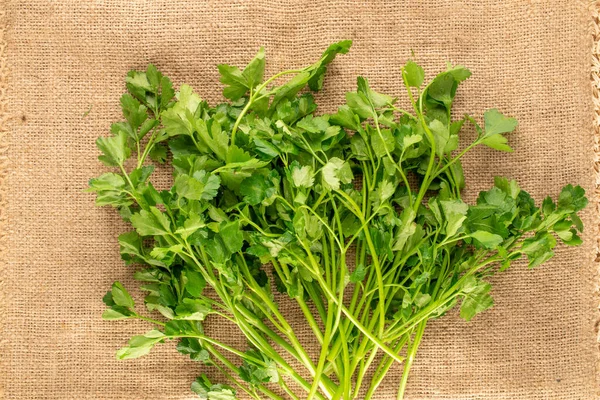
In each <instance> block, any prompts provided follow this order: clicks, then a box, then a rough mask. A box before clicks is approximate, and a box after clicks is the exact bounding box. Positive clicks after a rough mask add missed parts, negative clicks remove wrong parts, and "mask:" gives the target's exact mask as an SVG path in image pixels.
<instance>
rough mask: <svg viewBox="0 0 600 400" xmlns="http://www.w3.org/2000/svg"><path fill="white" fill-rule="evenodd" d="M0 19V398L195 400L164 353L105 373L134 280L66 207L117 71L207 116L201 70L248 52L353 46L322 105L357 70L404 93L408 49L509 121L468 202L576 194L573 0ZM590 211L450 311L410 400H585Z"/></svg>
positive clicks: (424, 356) (52, 13)
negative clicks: (196, 97) (195, 101)
mask: <svg viewBox="0 0 600 400" xmlns="http://www.w3.org/2000/svg"><path fill="white" fill-rule="evenodd" d="M0 8H1V9H2V12H1V13H0V18H1V20H2V30H1V32H0V34H1V35H2V36H1V38H2V40H1V41H2V42H3V44H2V45H0V58H1V59H2V62H1V63H0V76H1V77H2V80H1V82H0V115H1V116H2V119H1V120H0V122H1V124H2V125H1V127H2V131H3V132H4V135H3V136H2V139H1V140H2V146H0V152H1V157H0V160H1V162H0V170H1V171H2V173H1V174H0V176H1V181H0V183H1V184H0V187H1V189H2V196H1V199H0V220H1V227H2V241H1V249H2V252H1V254H2V256H1V257H2V265H1V267H0V282H1V283H0V284H1V287H0V324H1V328H0V329H1V332H0V340H1V342H0V343H1V344H0V346H1V347H0V349H1V350H0V357H1V358H0V362H1V366H0V382H1V384H2V386H1V389H0V398H2V397H3V398H4V399H7V400H8V399H11V400H12V399H15V400H24V399H178V400H179V399H188V398H190V399H191V398H193V396H192V394H191V392H190V391H189V384H190V382H191V380H192V379H193V378H194V377H195V376H196V375H198V374H199V373H200V372H201V371H202V367H199V366H198V365H197V364H195V363H192V362H190V361H189V360H186V359H185V358H184V357H183V356H181V355H179V354H177V353H176V351H175V350H174V348H173V346H171V345H164V346H162V347H159V348H157V349H156V351H154V352H153V353H152V354H151V355H150V356H147V357H145V358H143V359H140V360H135V361H127V362H118V361H116V360H115V359H114V355H113V354H114V351H115V350H116V349H117V348H118V347H119V346H121V345H122V344H124V343H125V342H126V340H127V339H128V338H129V336H130V335H132V334H134V333H137V332H142V331H145V330H146V327H145V326H144V325H143V324H135V323H129V322H122V323H109V322H103V321H102V320H101V319H100V314H101V312H102V310H103V304H102V302H101V297H102V295H103V294H104V293H105V291H106V290H107V289H108V288H109V285H110V283H111V282H112V281H113V280H116V279H118V280H120V281H123V282H126V283H130V282H131V270H130V269H128V268H126V267H125V266H124V265H123V264H122V262H121V261H120V258H119V254H118V245H117V242H116V237H117V235H118V234H119V233H120V232H122V231H123V230H124V229H126V227H125V225H124V224H123V223H122V222H121V221H120V218H119V217H118V216H117V215H116V213H115V212H114V211H113V210H110V209H99V208H96V207H94V205H93V196H92V195H90V194H84V193H82V189H84V188H85V187H86V183H87V180H88V179H89V178H90V177H92V176H96V175H98V174H100V173H101V172H102V171H104V170H105V169H104V167H102V166H101V165H100V163H99V162H97V160H96V156H97V151H96V148H95V146H94V140H95V138H96V137H97V136H99V135H102V134H105V133H107V132H108V128H109V125H110V122H111V121H116V120H118V119H120V118H121V117H120V109H119V105H118V100H119V97H120V95H121V93H122V92H123V90H124V76H125V74H126V72H127V71H128V70H129V69H132V68H143V67H145V66H146V64H147V63H148V62H152V63H155V64H156V65H157V66H158V67H159V68H161V69H162V70H163V72H164V73H166V74H168V75H169V76H170V77H171V78H172V79H173V81H174V82H175V84H176V85H177V86H178V85H180V84H181V83H184V82H185V83H189V84H191V85H192V86H193V87H194V88H195V89H196V90H197V91H198V92H199V93H200V94H201V95H202V96H203V97H205V98H207V99H209V100H210V101H213V102H214V101H216V100H217V99H219V97H220V96H219V93H220V85H219V83H218V74H217V71H216V68H215V64H217V63H220V62H227V63H230V64H243V63H244V62H245V61H247V60H248V59H249V58H250V57H251V56H252V55H253V53H254V52H255V51H256V50H257V48H258V47H259V46H260V45H264V46H265V47H266V50H267V57H268V63H267V64H268V69H269V71H271V72H274V71H278V70H280V69H282V68H286V67H293V66H300V65H303V64H304V63H307V62H310V61H311V60H314V59H315V58H316V57H318V55H319V54H320V52H321V51H322V49H323V48H325V47H326V46H327V45H328V44H329V43H331V42H333V41H336V40H340V39H353V40H354V46H353V48H352V50H351V52H350V54H348V55H347V56H341V57H340V58H338V59H337V60H336V61H335V63H334V65H333V67H332V68H331V71H330V73H329V76H328V78H327V79H326V85H325V94H324V95H320V96H319V101H320V104H321V110H322V111H332V110H334V109H335V106H336V105H338V104H340V103H341V102H342V101H343V98H344V92H346V91H349V90H353V89H354V87H355V86H354V85H355V77H356V75H358V74H363V75H365V76H367V77H368V78H370V80H371V84H372V86H373V87H374V88H376V89H377V90H380V91H384V92H386V93H390V94H394V95H403V92H402V85H401V81H400V79H399V67H400V66H401V65H402V64H403V63H404V62H405V61H406V59H407V58H408V57H409V56H410V50H411V49H412V50H414V51H415V53H416V58H417V60H418V61H419V62H421V63H422V64H423V65H424V66H425V67H426V70H427V71H428V73H429V76H432V74H433V73H434V72H435V71H438V70H439V69H441V68H443V67H444V63H445V61H447V60H450V61H452V62H454V63H461V64H464V65H466V66H468V67H469V68H471V69H472V71H473V77H472V78H471V79H470V80H468V81H467V83H465V84H464V85H463V86H462V87H461V89H460V93H459V96H458V99H459V100H458V105H457V113H462V112H467V111H468V112H470V113H473V114H476V115H480V114H481V113H482V112H483V110H485V109H486V108H490V107H498V108H500V109H501V110H503V111H505V112H506V113H508V114H510V115H514V116H516V117H517V118H518V119H519V122H520V126H519V129H518V132H517V133H516V134H514V135H513V137H512V138H511V144H512V145H513V146H514V147H515V148H516V149H517V151H516V152H515V153H514V154H510V155H507V154H500V153H497V152H493V151H491V150H486V149H480V150H479V151H477V152H476V153H474V154H472V155H470V156H468V158H467V159H466V161H465V171H467V179H468V186H469V190H468V192H467V197H468V198H470V199H473V197H474V196H475V195H476V193H477V192H478V191H479V190H481V189H484V188H487V187H489V186H490V185H491V184H492V177H493V175H495V174H502V175H507V176H511V177H516V178H518V179H519V181H520V182H521V185H522V187H524V188H525V189H527V190H528V191H530V192H531V193H532V194H533V195H534V196H535V197H536V198H538V199H540V200H541V198H542V197H543V196H545V195H546V194H552V195H556V194H557V193H558V191H559V189H560V187H561V186H562V185H563V184H565V183H568V182H574V183H580V184H582V185H583V186H585V187H586V188H587V189H588V190H589V193H590V195H592V193H593V187H594V174H593V168H592V167H593V146H594V141H593V139H592V117H593V110H592V101H591V99H592V96H591V90H590V63H591V60H590V49H591V48H592V35H591V33H590V24H591V21H592V12H591V11H590V9H589V3H588V2H586V1H582V0H577V1H576V0H569V1H565V0H552V1H536V0H506V1H497V0H464V1H444V0H431V1H425V0H402V1H395V2H393V1H390V2H385V1H372V2H369V3H368V4H367V3H366V2H350V1H343V0H335V1H331V2H325V1H321V2H317V1H307V0H300V1H298V0H296V1H292V0H279V1H266V0H256V1H252V2H216V1H215V2H204V1H202V2H201V1H184V0H135V1H116V0H109V1H100V0H96V1H90V0H58V1H50V0H31V1H27V2H22V1H16V0H1V1H0ZM596 78H597V76H596ZM6 107H8V111H7V109H6ZM90 107H91V109H90ZM88 110H90V112H89V115H87V116H86V117H83V114H84V113H85V112H86V111H88ZM8 117H11V119H10V121H9V122H8V123H7V118H8ZM599 120H600V119H599ZM467 136H468V134H467ZM595 215H596V212H595V207H594V206H590V207H589V208H588V210H587V214H586V216H585V222H586V223H587V231H586V234H585V238H584V239H585V244H584V246H583V247H581V248H575V249H573V248H569V249H567V248H561V249H559V251H558V256H557V257H556V258H555V259H554V260H553V261H552V262H550V263H548V264H547V265H545V266H543V267H540V268H539V269H536V270H533V271H530V270H527V269H525V268H524V267H523V266H522V265H521V266H516V267H515V268H513V269H512V270H510V271H509V272H507V273H505V274H503V275H502V276H498V277H496V278H495V279H494V283H495V286H494V295H495V299H496V306H495V307H494V309H493V310H491V311H489V312H487V313H485V314H484V315H481V316H479V317H477V318H476V319H475V320H474V321H472V322H471V323H465V322H463V321H461V320H459V319H458V317H457V315H456V314H455V313H454V314H452V315H450V316H448V317H445V318H444V319H442V320H439V321H435V322H434V323H431V324H430V326H429V328H428V329H429V330H428V331H427V334H426V338H425V340H424V344H423V345H422V348H421V350H420V352H419V355H418V361H417V362H416V364H415V366H414V372H413V375H412V377H411V381H410V388H409V393H408V396H407V398H409V399H411V400H416V399H452V400H458V399H557V400H559V399H560V400H569V399H572V400H575V399H577V400H579V399H583V400H588V399H595V398H597V395H598V390H597V388H598V387H597V381H596V374H597V371H596V362H597V350H598V348H597V343H596V341H595V330H594V322H595V321H596V317H597V304H598V299H597V298H596V296H595V288H596V280H595V278H596V274H595V270H596V268H597V265H596V263H595V262H594V255H595V249H596V245H595V239H594V237H595V234H596V231H597V226H596V217H595ZM130 287H131V285H130ZM232 332H234V331H232ZM233 334H235V333H231V335H233ZM395 390H396V385H395V384H394V385H393V386H390V387H389V389H387V390H385V391H383V392H381V393H380V395H379V397H378V399H392V398H394V397H393V396H394V393H395Z"/></svg>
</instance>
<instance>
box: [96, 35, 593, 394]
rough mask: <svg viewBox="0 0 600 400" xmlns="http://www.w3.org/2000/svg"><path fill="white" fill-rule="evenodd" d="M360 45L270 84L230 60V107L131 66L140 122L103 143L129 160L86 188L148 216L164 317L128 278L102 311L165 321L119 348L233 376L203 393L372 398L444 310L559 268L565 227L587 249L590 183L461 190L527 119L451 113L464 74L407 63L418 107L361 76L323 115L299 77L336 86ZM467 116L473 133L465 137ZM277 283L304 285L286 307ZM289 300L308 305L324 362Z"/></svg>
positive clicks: (127, 242)
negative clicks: (224, 328)
mask: <svg viewBox="0 0 600 400" xmlns="http://www.w3.org/2000/svg"><path fill="white" fill-rule="evenodd" d="M350 44H351V43H350V42H349V41H343V42H339V43H335V44H333V45H331V46H330V47H329V48H328V49H327V50H326V51H325V52H324V53H323V55H322V56H321V58H320V59H319V60H318V61H317V62H315V63H314V64H312V65H310V66H308V67H305V68H300V69H294V70H289V71H283V72H280V73H278V74H275V75H273V76H271V77H269V78H267V79H265V77H264V75H265V74H264V68H265V52H264V50H263V49H261V50H260V51H259V52H258V54H257V55H256V57H255V58H254V59H253V60H252V61H250V63H249V64H248V65H247V66H246V67H245V68H243V69H240V68H237V67H233V66H229V65H220V66H219V72H220V74H221V82H222V83H223V84H225V89H224V91H223V95H224V96H225V97H226V98H227V99H228V100H229V102H226V103H222V104H219V105H217V106H214V107H211V106H210V105H209V104H208V103H207V102H205V101H203V100H202V99H201V98H200V97H199V96H198V95H197V94H196V93H194V91H193V90H192V88H191V87H190V86H187V85H182V86H181V87H180V88H179V91H177V92H174V90H173V88H172V84H171V81H170V80H169V79H168V78H167V77H165V76H163V75H162V74H161V73H160V72H159V71H157V70H156V68H155V67H154V66H152V65H150V66H149V67H148V69H147V70H146V71H145V72H138V71H132V72H130V73H129V74H128V76H127V89H128V91H129V93H127V94H125V95H123V97H122V98H121V105H122V109H123V115H124V119H125V121H123V122H118V123H115V124H113V125H112V127H111V132H112V135H111V136H109V137H102V138H99V139H98V141H97V145H98V147H99V149H100V150H101V152H102V155H101V156H100V160H101V161H102V162H103V163H105V164H106V165H107V166H110V167H114V172H108V173H105V174H104V175H102V176H100V177H98V178H95V179H92V180H91V181H90V189H89V190H90V191H92V192H96V194H97V200H96V203H97V204H98V205H99V206H104V205H111V206H113V207H115V208H117V209H118V210H119V212H120V215H121V216H122V217H123V219H124V220H126V221H128V222H129V223H131V225H132V227H133V228H134V230H132V231H130V232H127V233H124V234H122V235H121V236H119V245H120V251H121V255H122V257H123V259H124V260H125V262H126V263H127V264H135V265H137V266H142V269H139V270H138V271H137V272H136V273H135V278H136V279H138V280H139V281H141V282H142V285H141V286H140V288H141V289H142V290H143V291H145V292H146V293H147V295H146V297H145V305H146V308H147V310H148V311H149V312H151V313H152V314H154V316H152V317H148V316H144V315H142V314H141V313H140V312H139V311H138V309H139V307H138V308H136V305H135V303H134V301H133V298H132V297H131V295H130V294H129V293H128V292H127V290H126V289H125V288H124V287H123V285H121V284H120V283H118V282H116V283H115V284H113V287H112V289H111V291H109V292H108V293H107V295H106V296H105V297H104V302H105V303H106V305H107V306H108V309H107V310H106V311H105V312H104V314H103V317H104V318H105V319H142V320H145V321H148V322H149V323H151V324H153V325H154V329H153V330H150V331H149V332H147V333H145V334H143V335H140V336H134V337H133V338H132V339H131V340H130V341H129V344H128V345H127V346H126V347H124V348H122V349H121V350H119V351H118V352H117V356H118V357H119V358H122V359H125V358H134V357H139V356H142V355H145V354H147V353H148V352H149V351H150V350H151V348H152V347H153V346H155V345H156V344H158V343H162V342H164V341H166V340H176V341H177V342H178V345H177V349H178V350H179V351H180V352H181V353H183V354H186V355H188V356H189V357H190V358H191V359H193V360H197V361H199V362H201V363H202V364H205V365H207V366H209V367H211V368H214V369H215V370H218V371H220V372H221V373H222V376H225V377H226V378H227V379H228V385H224V384H213V383H212V382H211V381H210V380H209V379H208V378H207V377H206V376H204V375H203V376H202V377H200V378H198V380H196V381H195V382H194V383H193V385H192V390H193V391H194V392H195V393H197V394H198V395H199V396H200V398H202V399H234V398H236V396H237V394H240V393H245V394H246V395H247V396H250V397H251V398H254V399H265V398H268V399H283V398H286V399H287V398H291V399H320V400H324V399H354V398H365V399H369V398H371V397H372V396H373V395H374V393H375V392H376V390H377V388H378V386H379V385H380V384H381V382H382V380H383V378H384V377H385V375H386V373H387V372H388V370H389V369H390V368H391V367H392V365H393V364H394V363H401V364H402V365H403V368H404V372H403V375H402V378H401V380H400V382H399V383H398V384H399V389H398V399H402V398H403V394H404V391H405V388H406V384H407V381H408V376H409V371H410V368H411V365H412V362H413V360H414V357H415V354H416V352H417V349H418V346H419V343H420V341H421V339H422V337H423V333H424V331H425V328H426V324H427V322H428V321H429V320H430V319H432V318H438V317H440V316H442V315H444V313H446V312H447V311H448V310H449V309H451V308H453V307H455V306H460V315H461V316H462V317H463V318H464V319H466V320H470V319H471V318H473V317H474V316H476V315H477V314H478V313H480V312H482V311H485V310H486V309H488V308H490V307H491V306H492V305H493V298H492V296H491V291H492V288H491V285H490V283H489V282H488V278H489V277H490V276H491V275H493V274H495V273H496V272H498V271H503V270H505V269H507V268H508V267H509V266H510V265H511V263H512V262H514V261H516V260H518V259H520V258H522V257H526V258H527V260H528V262H529V266H530V267H536V266H538V265H540V264H542V263H544V262H545V261H547V260H548V259H550V258H551V257H552V256H553V255H554V249H555V247H556V245H557V239H558V240H560V241H561V242H563V243H564V244H566V245H569V246H576V245H579V244H580V243H581V239H580V238H579V236H578V233H579V232H581V231H582V229H583V226H582V223H581V220H580V219H579V217H578V216H577V213H578V212H579V211H580V210H582V209H583V208H584V207H585V206H586V204H587V200H586V198H585V196H584V191H583V189H582V188H580V187H579V186H577V187H574V186H572V185H567V186H565V187H564V189H563V190H562V191H561V192H560V194H559V196H558V200H557V201H553V200H552V199H551V198H547V199H545V200H544V201H543V203H542V204H541V207H538V206H536V204H535V203H534V200H533V199H532V198H531V197H530V196H529V194H527V192H525V191H524V190H522V189H521V188H520V187H519V185H518V184H517V182H516V181H514V180H508V179H506V178H500V177H498V178H496V179H495V181H494V186H493V187H492V188H491V189H490V190H488V191H484V192H481V193H480V195H479V197H478V199H477V202H476V204H473V205H471V204H467V203H465V202H463V200H462V199H461V190H462V189H463V188H464V187H465V177H464V174H463V169H462V166H461V158H462V157H463V156H464V155H465V154H466V153H467V152H468V151H470V150H471V149H473V148H474V147H477V146H479V145H484V146H488V147H491V148H492V149H496V150H499V151H512V148H511V147H509V145H508V140H507V136H506V135H507V134H509V133H511V132H513V131H514V130H515V128H516V126H517V122H516V120H515V119H514V118H509V117H506V116H504V115H503V114H501V113H500V112H499V111H498V110H496V109H491V110H488V111H486V112H485V113H484V115H483V122H480V120H479V119H477V118H475V117H472V116H470V115H465V116H464V117H462V118H458V119H457V118H456V117H455V116H453V115H452V113H451V109H452V104H453V102H454V98H455V95H456V91H457V87H458V85H459V84H460V83H461V82H462V81H464V80H465V79H467V78H468V77H469V76H470V75H471V73H470V72H469V70H467V69H466V68H465V67H463V66H452V65H448V68H447V70H446V71H444V72H442V73H440V74H438V75H437V76H436V77H435V78H434V79H433V80H431V81H430V82H429V83H427V84H425V73H424V71H423V69H422V68H421V67H420V66H419V65H417V64H416V63H415V62H414V61H409V62H407V63H406V65H405V66H404V67H403V68H402V70H401V76H400V78H401V79H402V80H403V82H404V85H405V87H406V91H407V94H408V99H409V101H410V109H409V110H404V109H400V108H398V107H397V106H396V101H395V98H393V97H391V96H388V95H385V94H382V93H378V92H376V91H375V90H373V89H372V88H371V87H370V85H369V83H368V81H367V80H366V79H365V78H362V77H359V78H358V81H357V90H356V91H355V92H351V93H348V94H347V95H346V104H345V105H343V106H341V107H340V108H339V110H338V112H337V113H335V114H332V115H317V114H315V111H316V107H317V106H316V104H315V102H314V99H313V97H312V95H311V94H310V92H307V91H305V90H304V89H305V88H307V87H308V88H309V89H311V90H319V89H321V88H322V86H323V77H324V74H325V72H326V69H327V66H328V64H329V63H331V62H332V61H333V59H334V58H335V56H336V55H337V54H344V53H346V52H347V51H348V50H349V48H350ZM285 79H287V80H285ZM464 124H471V125H472V126H474V129H475V131H476V133H477V137H476V138H475V140H474V141H472V142H471V143H469V144H467V145H464V146H460V147H459V134H460V131H461V128H462V127H463V125H464ZM132 158H133V159H132ZM148 158H150V159H152V160H154V162H156V163H167V162H168V163H169V164H171V165H172V167H173V176H174V179H173V186H172V187H171V189H170V190H163V191H158V190H157V189H155V187H154V186H153V185H152V183H151V181H150V177H151V175H152V172H153V171H154V167H153V166H152V165H150V163H149V161H148ZM274 290H278V291H280V292H281V293H285V294H287V296H289V298H290V299H289V300H287V301H285V306H284V305H283V304H279V303H278V302H277V301H276V300H275V299H277V298H279V297H276V296H274V295H273V291H274ZM286 308H287V309H291V310H297V313H299V314H301V315H303V316H304V318H305V320H306V324H307V327H308V328H309V329H310V330H311V331H312V333H313V334H314V336H315V338H314V339H315V340H316V341H317V342H318V343H319V344H320V346H321V350H320V353H319V355H318V357H316V358H313V357H311V356H310V352H309V351H308V349H307V348H305V347H304V345H303V344H302V342H301V340H300V338H299V337H298V336H297V335H296V332H297V330H295V329H293V328H292V326H291V324H290V322H289V321H288V319H287V318H286V315H287V314H285V313H284V312H282V310H283V309H286ZM218 319H221V320H225V321H228V322H230V323H233V324H235V325H236V326H237V327H238V328H239V331H240V334H242V335H244V337H245V338H246V339H247V341H248V343H249V344H248V348H244V349H238V348H234V347H232V346H230V345H227V344H225V343H223V342H221V341H219V340H217V339H215V338H213V337H210V336H208V335H206V334H205V333H204V329H203V324H204V323H205V322H206V321H207V320H208V321H209V322H210V323H212V321H213V320H218ZM236 393H237V394H236Z"/></svg>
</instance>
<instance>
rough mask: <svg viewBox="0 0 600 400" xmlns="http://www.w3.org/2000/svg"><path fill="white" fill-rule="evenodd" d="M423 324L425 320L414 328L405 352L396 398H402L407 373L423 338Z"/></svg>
mask: <svg viewBox="0 0 600 400" xmlns="http://www.w3.org/2000/svg"><path fill="white" fill-rule="evenodd" d="M425 325H427V321H422V322H420V323H419V325H418V326H417V329H416V333H415V338H414V339H413V341H412V343H410V344H409V347H408V352H407V354H406V361H405V363H404V371H403V372H402V379H401V380H400V387H399V388H398V396H397V400H403V399H404V392H405V390H406V384H407V383H408V374H409V372H410V368H411V367H412V363H413V361H414V360H415V355H416V354H417V349H418V348H419V344H420V343H421V339H422V338H423V333H424V332H425Z"/></svg>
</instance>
